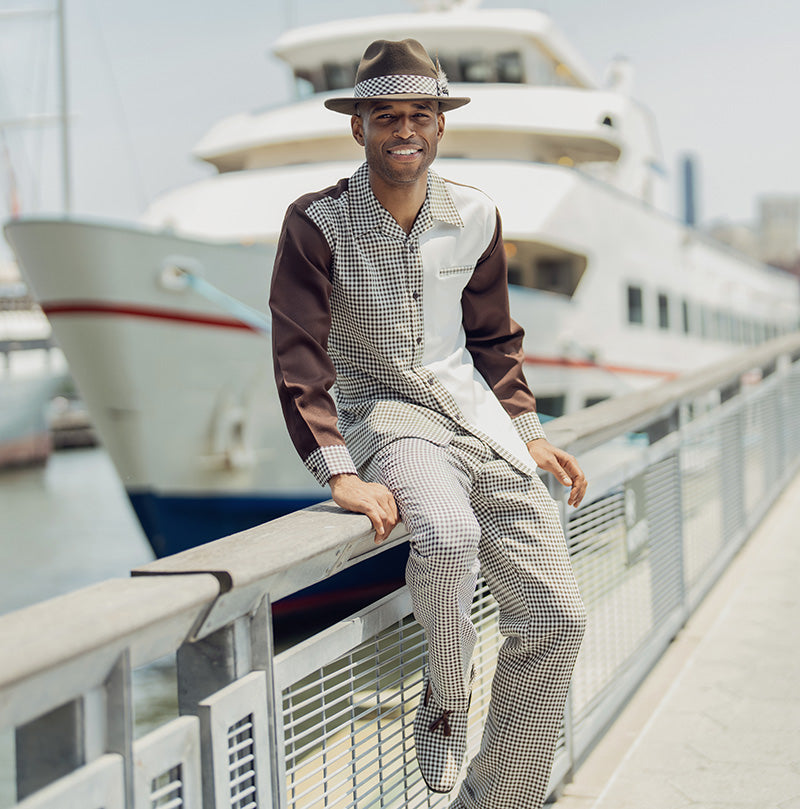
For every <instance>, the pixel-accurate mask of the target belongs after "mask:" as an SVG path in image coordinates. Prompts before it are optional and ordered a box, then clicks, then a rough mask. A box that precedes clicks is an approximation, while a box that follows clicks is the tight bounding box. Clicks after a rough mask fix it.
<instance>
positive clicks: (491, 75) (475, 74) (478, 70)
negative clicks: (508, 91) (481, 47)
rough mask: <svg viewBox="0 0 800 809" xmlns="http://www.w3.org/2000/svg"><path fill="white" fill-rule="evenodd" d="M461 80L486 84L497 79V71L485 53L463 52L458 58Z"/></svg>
mask: <svg viewBox="0 0 800 809" xmlns="http://www.w3.org/2000/svg"><path fill="white" fill-rule="evenodd" d="M458 61H459V66H460V68H461V76H462V78H461V81H466V82H472V83H477V84H486V83H487V82H493V81H496V79H497V71H496V70H495V66H494V64H492V61H491V59H490V58H489V57H488V56H486V55H485V54H465V55H464V56H461V57H460V58H459V60H458Z"/></svg>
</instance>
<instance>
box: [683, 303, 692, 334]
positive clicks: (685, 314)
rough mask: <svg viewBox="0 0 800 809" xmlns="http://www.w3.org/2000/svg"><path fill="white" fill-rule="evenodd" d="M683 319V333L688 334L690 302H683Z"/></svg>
mask: <svg viewBox="0 0 800 809" xmlns="http://www.w3.org/2000/svg"><path fill="white" fill-rule="evenodd" d="M681 318H682V321H683V333H684V334H688V333H689V331H690V329H689V301H685V300H684V301H681Z"/></svg>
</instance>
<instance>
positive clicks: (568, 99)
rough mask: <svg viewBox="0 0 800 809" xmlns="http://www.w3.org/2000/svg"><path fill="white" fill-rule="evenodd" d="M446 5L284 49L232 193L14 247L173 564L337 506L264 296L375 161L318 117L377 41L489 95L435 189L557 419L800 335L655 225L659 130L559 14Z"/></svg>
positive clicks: (160, 205) (709, 244)
mask: <svg viewBox="0 0 800 809" xmlns="http://www.w3.org/2000/svg"><path fill="white" fill-rule="evenodd" d="M449 5H450V6H451V7H450V8H447V9H445V10H439V11H429V12H419V13H409V14H402V15H391V16H379V17H371V18H365V19H356V20H342V21H337V22H331V23H327V24H324V25H318V26H314V27H306V28H302V29H298V30H293V31H289V32H287V33H286V34H284V35H283V36H282V37H281V38H280V39H279V40H278V41H277V42H276V43H275V45H274V52H275V54H276V55H277V56H278V57H280V58H281V59H283V60H284V61H285V63H286V64H287V65H288V67H289V68H290V69H291V71H292V73H293V76H294V81H295V84H296V88H297V95H296V100H294V101H293V102H291V103H289V104H286V105H284V106H281V107H278V108H274V109H268V110H264V111H257V112H252V113H242V114H240V115H235V116H233V117H231V118H227V119H225V120H223V121H220V122H219V123H218V124H217V125H216V126H214V127H213V128H212V129H211V131H210V132H208V134H207V135H206V136H205V137H204V138H203V139H202V141H201V142H200V143H199V144H198V145H197V146H196V147H195V150H194V154H195V155H196V156H197V157H199V158H201V159H202V160H205V161H208V162H209V163H211V164H212V165H214V166H215V167H216V168H217V169H218V173H217V174H216V175H214V176H211V177H210V178H208V179H205V180H201V181H199V182H196V183H194V184H192V185H190V186H188V187H184V188H181V189H179V190H177V191H174V192H171V193H168V194H165V195H164V196H162V197H161V198H159V199H156V200H155V201H154V202H153V203H152V204H151V205H150V207H149V208H148V210H147V211H145V212H144V215H143V217H142V219H141V221H140V222H138V223H136V224H131V225H129V226H124V227H120V226H117V225H108V224H104V223H102V222H96V221H83V220H77V219H68V220H45V219H38V218H28V219H25V218H23V219H20V220H17V221H15V222H12V223H9V224H8V225H7V226H6V234H7V237H8V239H9V241H10V242H11V244H12V245H13V248H14V250H15V252H16V254H17V256H18V258H19V261H20V263H21V265H22V267H23V269H24V272H25V274H26V276H27V278H28V280H29V282H30V284H31V286H32V288H33V289H34V290H35V292H36V295H37V297H38V299H39V301H40V302H41V305H42V307H43V309H44V311H45V312H46V313H47V315H48V317H49V319H50V321H51V323H52V325H53V329H54V331H55V334H56V336H57V338H58V342H59V344H60V345H61V346H62V348H63V350H64V352H65V353H66V355H67V358H68V361H69V366H70V370H71V372H72V374H73V377H74V379H75V381H76V383H77V386H78V388H79V389H80V393H81V394H82V397H83V398H84V400H85V402H86V403H87V405H88V407H89V409H90V413H91V416H92V419H93V421H94V424H95V426H96V428H97V429H98V431H99V433H100V435H101V438H102V441H103V443H104V444H105V446H106V447H107V449H108V451H109V452H110V454H111V457H112V458H113V461H114V463H115V465H116V468H117V470H118V472H119V475H120V477H121V479H122V481H123V482H124V485H125V486H126V488H127V491H128V493H129V495H130V498H131V501H132V503H133V505H134V508H135V509H136V512H137V514H138V516H139V519H140V521H141V523H142V525H143V527H144V530H145V531H146V533H147V535H148V537H149V538H150V541H151V543H152V545H153V547H154V549H155V551H156V553H157V554H166V553H171V552H174V551H177V550H180V549H182V548H184V547H187V546H191V545H195V544H198V543H199V542H203V541H206V540H209V539H212V538H214V537H218V536H221V535H224V534H226V533H230V532H233V531H235V530H239V529H241V528H244V527H246V526H249V525H252V524H255V523H258V522H261V521H264V520H266V519H268V518H270V517H274V516H276V515H278V514H281V513H284V512H286V511H288V510H291V509H294V508H296V507H300V506H303V505H305V504H307V503H310V502H312V501H315V500H319V499H320V498H322V497H323V496H325V492H323V491H321V490H320V489H319V488H318V487H317V485H316V483H314V481H313V480H312V478H311V476H310V475H309V474H308V473H307V472H306V470H305V469H304V467H303V466H302V464H301V463H300V461H299V460H298V459H297V457H296V455H295V452H294V449H293V448H292V447H291V445H290V442H289V440H288V438H287V436H286V431H285V428H284V424H283V419H282V417H281V414H280V409H279V406H278V402H277V398H276V395H275V392H274V384H273V380H272V360H271V352H270V346H269V340H268V337H267V336H266V331H267V330H268V319H267V305H266V304H267V294H268V287H269V279H270V273H271V267H272V261H273V255H274V246H275V242H276V239H277V236H278V233H279V230H280V227H281V222H282V219H283V215H284V212H285V210H286V207H287V205H288V204H289V203H290V202H291V201H292V200H293V199H295V198H296V197H298V196H300V195H301V194H303V193H305V192H308V191H311V190H317V189H321V188H324V187H326V186H328V185H330V184H332V183H334V182H335V181H336V180H338V179H339V178H340V177H344V176H349V175H350V174H352V172H353V171H354V170H355V168H356V167H357V166H358V165H359V163H360V162H361V160H362V159H363V157H362V153H361V152H360V150H359V149H358V147H357V146H356V144H355V143H354V142H353V140H352V138H351V136H350V133H349V127H348V125H347V121H346V119H345V118H343V116H341V115H338V114H336V113H334V112H330V111H328V110H327V109H325V108H324V106H323V104H322V101H323V99H324V98H325V97H326V96H327V95H341V94H342V90H344V89H346V88H352V85H353V79H354V74H355V68H356V65H357V63H358V60H359V57H360V55H361V53H362V52H363V50H364V48H365V47H366V45H367V44H368V43H369V42H371V41H372V40H374V39H377V38H387V39H401V38H405V37H414V38H417V39H419V40H420V41H421V42H422V43H423V44H424V45H425V46H426V47H427V49H428V50H429V52H430V53H431V54H433V55H438V57H439V59H440V61H441V63H442V66H443V68H444V69H445V71H446V72H447V74H448V76H449V80H450V84H451V88H450V92H451V94H453V95H459V96H462V95H466V96H471V97H472V103H471V104H469V105H467V106H466V107H464V108H463V109H459V110H457V111H455V112H452V113H450V114H448V116H447V131H446V134H445V137H444V140H443V141H442V143H441V146H440V152H439V155H440V156H439V158H438V159H437V161H436V164H435V168H436V170H437V171H438V172H439V174H441V175H443V176H445V177H448V178H450V179H453V180H457V181H459V182H463V183H468V184H470V185H474V186H477V187H479V188H482V189H483V190H485V191H486V192H487V193H488V194H490V195H491V196H492V197H493V198H494V199H495V201H496V202H497V205H498V208H499V210H500V211H501V214H502V217H503V222H504V231H505V237H506V250H507V253H508V259H509V273H510V281H511V283H512V285H513V286H512V289H511V297H512V313H513V315H514V317H515V318H516V319H517V320H518V321H519V322H520V323H522V324H523V326H524V327H525V329H526V333H527V336H526V342H525V352H526V367H525V372H526V375H527V377H528V380H529V383H530V385H531V388H532V389H533V391H534V393H535V394H536V395H537V398H538V400H539V403H540V409H541V410H542V411H543V412H544V413H550V414H552V415H558V414H560V413H561V412H564V411H568V410H574V409H576V408H580V407H583V406H585V405H587V404H591V403H593V402H596V401H598V400H601V399H603V398H606V397H609V396H613V395H615V394H618V393H620V392H623V391H627V390H630V389H632V388H637V387H641V386H645V385H652V384H653V383H655V382H658V381H659V380H663V379H666V378H669V377H671V376H673V375H675V374H678V373H680V372H682V371H685V370H688V369H690V368H694V367H698V366H701V365H703V364H706V363H710V362H712V361H714V360H716V359H718V358H720V357H722V356H723V355H725V354H726V353H730V352H734V351H737V350H740V349H741V348H742V347H743V346H745V345H748V344H753V343H756V342H759V341H761V340H765V339H768V338H770V337H773V336H776V335H778V334H782V333H784V332H787V331H789V330H793V329H796V328H797V326H798V313H799V312H800V303H799V301H798V288H797V283H796V280H795V279H794V278H792V277H790V276H788V275H786V274H784V273H782V272H780V271H778V270H775V269H771V268H769V267H766V266H764V265H760V264H757V263H755V262H753V261H752V260H750V259H747V258H746V257H744V256H742V255H739V254H736V253H734V252H733V251H731V250H729V249H727V248H725V247H724V246H722V245H720V244H718V243H716V242H713V241H711V240H710V239H708V238H706V237H705V236H703V235H702V234H701V233H699V232H697V231H696V230H694V229H692V228H689V227H687V226H685V225H684V224H682V223H681V222H679V221H677V220H676V219H674V218H672V217H670V216H668V215H666V214H665V213H663V212H662V211H661V210H660V209H659V205H658V203H659V194H660V193H663V184H664V179H663V170H662V168H661V167H660V154H659V147H658V138H657V133H656V128H655V123H654V121H653V119H652V116H651V115H650V113H649V112H648V111H647V109H646V108H645V107H643V106H642V105H641V104H640V103H638V102H637V101H636V100H634V99H633V98H632V97H631V95H630V70H629V68H628V67H627V65H625V64H624V63H620V62H618V63H614V64H612V66H611V69H610V71H609V80H608V81H607V82H606V83H605V84H603V85H602V86H601V85H600V83H598V82H597V81H596V80H595V79H594V78H593V77H592V75H591V71H590V70H589V68H588V67H587V66H586V65H585V64H584V62H583V60H582V59H581V58H580V56H579V55H578V54H577V53H575V52H574V50H573V49H572V47H571V46H570V44H569V42H568V41H567V39H566V38H565V37H564V36H563V35H562V34H561V33H560V32H559V31H558V29H557V28H556V27H555V26H554V24H553V22H552V21H551V19H550V18H549V17H548V16H546V15H545V14H542V13H539V12H536V11H530V10H489V9H480V8H471V7H467V6H466V4H462V3H457V2H451V3H450V4H449Z"/></svg>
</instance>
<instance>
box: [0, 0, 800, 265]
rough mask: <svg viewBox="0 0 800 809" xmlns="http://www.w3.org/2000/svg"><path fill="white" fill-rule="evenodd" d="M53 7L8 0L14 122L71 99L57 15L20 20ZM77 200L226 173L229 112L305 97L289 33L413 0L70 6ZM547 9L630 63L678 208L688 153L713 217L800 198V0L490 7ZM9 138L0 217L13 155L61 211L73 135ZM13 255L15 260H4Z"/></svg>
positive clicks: (32, 199)
mask: <svg viewBox="0 0 800 809" xmlns="http://www.w3.org/2000/svg"><path fill="white" fill-rule="evenodd" d="M53 2H55V0H52V2H51V0H0V121H8V119H15V118H19V117H23V116H26V115H30V114H35V113H51V114H52V113H53V112H55V111H56V109H57V101H56V99H57V96H56V87H57V73H56V70H55V60H56V48H55V42H56V38H55V26H54V25H53V23H52V20H50V21H48V19H47V18H44V19H42V18H39V19H34V20H31V19H22V18H16V17H9V16H7V15H4V14H3V12H6V11H8V10H10V9H26V10H31V9H37V8H39V9H41V8H45V9H46V8H51V7H52V5H53ZM64 2H65V6H66V30H67V42H68V49H67V59H68V70H67V75H68V88H69V106H70V109H71V118H70V120H71V124H70V128H69V133H70V166H71V174H72V184H73V189H72V200H73V201H72V206H73V211H74V212H75V213H76V214H80V215H91V216H100V217H103V218H112V219H122V220H130V219H134V218H135V217H136V216H137V215H138V214H139V213H140V212H141V211H142V210H143V209H144V208H145V207H146V205H147V203H148V202H149V201H150V200H151V199H153V198H154V197H155V196H157V195H158V194H160V193H162V192H164V191H166V190H168V189H171V188H174V187H176V186H181V185H184V184H186V183H188V182H191V181H193V180H197V179H200V178H202V177H203V176H206V175H208V174H209V173H212V172H213V169H212V167H210V166H208V165H206V164H203V163H202V162H200V161H197V160H195V159H194V158H192V157H191V155H190V151H191V149H192V147H193V146H194V145H195V144H196V143H197V142H198V141H199V140H200V139H201V137H202V136H203V135H204V134H205V133H206V132H207V131H208V129H209V128H210V127H211V126H212V125H213V124H214V123H215V122H216V121H218V120H219V119H221V118H223V117H225V116H227V115H232V114H235V113H237V112H241V111H244V110H252V109H258V108H262V107H269V106H274V105H276V104H279V103H282V102H285V101H287V100H289V99H290V97H291V82H290V77H289V72H288V70H287V69H286V68H285V67H284V66H283V65H282V64H281V63H280V62H279V61H278V60H276V59H275V58H274V57H272V56H271V55H270V53H269V45H270V43H272V42H273V41H274V40H275V39H276V38H277V37H278V36H279V35H280V34H281V33H282V32H283V31H284V30H285V29H286V28H287V26H294V25H303V24H311V23H317V22H323V21H325V20H329V19H332V18H334V17H356V16H363V15H367V14H381V13H395V12H398V11H408V10H413V9H414V8H415V6H414V4H413V3H411V2H408V0H369V2H367V0H336V2H333V1H332V0H295V2H292V1H291V0H224V2H223V1H222V0H136V2H132V1H131V0H128V1H127V2H123V0H64ZM482 6H483V7H487V8H502V7H511V6H514V7H525V8H535V9H539V10H542V11H545V12H547V13H549V14H550V15H551V16H552V17H553V19H554V21H555V22H556V24H557V25H558V27H559V28H560V29H561V31H562V32H563V33H564V35H565V36H566V37H567V38H568V39H569V40H570V41H571V43H572V45H573V46H574V48H575V49H576V50H577V51H578V52H579V53H580V54H581V55H582V56H583V57H584V60H585V61H586V62H587V63H588V64H589V65H590V67H591V68H592V69H593V71H594V73H595V75H596V77H597V78H598V80H602V78H603V75H604V71H605V68H606V66H607V64H608V62H609V61H610V60H611V59H612V58H614V57H616V56H624V57H626V58H627V59H628V60H629V61H630V62H631V63H632V65H633V68H634V71H635V80H634V96H635V97H636V98H637V99H638V100H639V101H641V102H642V103H644V104H645V105H646V106H647V107H649V109H650V110H651V111H652V112H653V114H654V116H655V119H656V122H657V125H658V128H659V132H660V139H661V144H662V150H663V163H664V166H665V168H666V170H667V175H668V180H669V182H670V199H672V200H673V201H674V206H673V210H672V213H674V214H676V215H679V213H680V190H679V183H678V180H679V177H680V173H679V161H680V159H681V157H682V156H683V155H684V154H687V153H690V154H692V155H693V156H695V158H696V160H697V169H698V209H699V211H698V213H699V221H700V222H701V223H703V224H709V223H711V222H713V221H716V220H720V219H723V220H733V221H750V220H753V219H755V217H756V213H757V208H756V205H757V198H758V197H759V196H760V195H763V194H775V193H778V194H790V195H797V194H800V157H799V156H798V154H797V143H798V132H800V104H798V103H797V96H798V76H800V56H798V54H799V53H800V49H799V48H798V47H797V41H798V34H800V3H797V2H796V0H700V1H698V0H670V2H669V3H664V2H662V0H542V2H525V0H516V1H515V0H484V2H483V3H482ZM4 131H5V136H3V135H2V134H0V218H2V219H5V218H6V216H7V215H8V212H9V205H10V202H9V194H8V190H9V164H10V170H11V171H13V174H14V176H15V178H16V185H17V187H18V196H19V203H20V206H21V209H22V211H23V212H25V213H58V212H60V210H61V205H62V201H61V191H60V168H59V159H60V152H59V136H58V130H57V128H56V127H55V126H53V125H52V124H50V125H48V126H45V127H37V128H32V127H20V126H10V127H6V128H5V130H4ZM0 255H2V254H0Z"/></svg>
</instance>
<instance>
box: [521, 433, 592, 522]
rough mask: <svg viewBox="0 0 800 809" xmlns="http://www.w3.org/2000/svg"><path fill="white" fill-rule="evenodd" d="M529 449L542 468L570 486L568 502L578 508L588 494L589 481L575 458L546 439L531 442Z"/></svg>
mask: <svg viewBox="0 0 800 809" xmlns="http://www.w3.org/2000/svg"><path fill="white" fill-rule="evenodd" d="M528 450H529V452H530V453H531V456H532V457H533V459H534V461H536V465H537V466H538V467H539V468H540V469H543V470H544V471H546V472H550V473H551V474H552V475H554V476H555V477H556V479H557V480H559V481H560V482H561V483H562V484H563V485H564V486H569V487H570V489H571V490H570V493H569V499H568V501H567V502H568V503H569V505H571V506H574V507H575V508H577V507H578V506H579V505H580V504H581V501H582V500H583V497H584V495H585V494H586V486H587V485H588V482H587V480H586V477H585V475H584V474H583V471H582V470H581V468H580V466H579V465H578V462H577V461H576V460H575V458H574V457H573V456H572V455H570V454H569V453H568V452H565V451H564V450H563V449H559V448H558V447H554V446H553V445H552V444H550V443H549V442H548V441H547V440H545V439H537V440H534V441H531V442H529V443H528Z"/></svg>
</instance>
